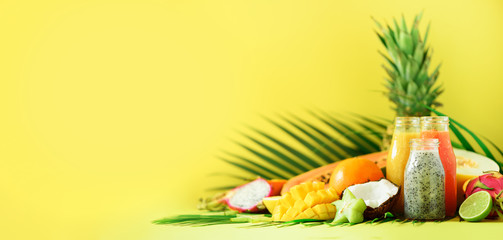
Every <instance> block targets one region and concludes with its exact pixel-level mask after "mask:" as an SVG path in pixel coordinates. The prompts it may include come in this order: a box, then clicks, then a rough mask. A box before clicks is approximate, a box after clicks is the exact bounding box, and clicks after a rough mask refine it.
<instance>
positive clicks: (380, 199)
mask: <svg viewBox="0 0 503 240" xmlns="http://www.w3.org/2000/svg"><path fill="white" fill-rule="evenodd" d="M347 189H349V191H351V193H353V195H355V197H356V198H361V199H363V201H365V204H366V205H367V207H371V208H377V207H379V206H381V205H382V204H383V203H384V202H386V201H387V200H388V199H390V198H391V197H393V196H395V195H396V194H397V193H398V187H397V186H396V185H394V184H393V183H391V182H390V181H388V180H387V179H384V178H383V179H381V180H379V181H373V182H367V183H362V184H356V185H353V186H350V187H348V188H347Z"/></svg>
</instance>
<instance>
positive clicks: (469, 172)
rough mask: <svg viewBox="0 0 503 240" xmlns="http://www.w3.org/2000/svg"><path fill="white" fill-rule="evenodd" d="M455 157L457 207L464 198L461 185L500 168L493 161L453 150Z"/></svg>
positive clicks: (472, 153)
mask: <svg viewBox="0 0 503 240" xmlns="http://www.w3.org/2000/svg"><path fill="white" fill-rule="evenodd" d="M454 155H456V164H457V168H456V182H457V191H458V193H457V195H458V205H461V203H462V202H463V200H464V199H465V197H464V194H463V193H464V189H463V185H464V184H465V182H467V181H468V180H470V179H472V178H475V177H478V176H480V175H483V174H484V172H486V171H499V170H500V168H499V166H498V164H497V163H496V162H494V161H493V160H491V159H489V158H487V157H485V156H482V155H480V154H478V153H474V152H470V151H466V150H462V149H457V148H454Z"/></svg>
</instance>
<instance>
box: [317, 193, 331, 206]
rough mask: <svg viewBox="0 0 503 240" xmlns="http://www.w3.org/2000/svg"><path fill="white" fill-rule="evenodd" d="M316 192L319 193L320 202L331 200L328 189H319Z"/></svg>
mask: <svg viewBox="0 0 503 240" xmlns="http://www.w3.org/2000/svg"><path fill="white" fill-rule="evenodd" d="M316 193H317V194H318V196H320V204H321V203H329V202H330V196H329V195H328V193H327V191H325V190H319V191H317V192H316Z"/></svg>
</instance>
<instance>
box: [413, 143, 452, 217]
mask: <svg viewBox="0 0 503 240" xmlns="http://www.w3.org/2000/svg"><path fill="white" fill-rule="evenodd" d="M438 145H439V141H438V139H435V138H417V139H412V141H411V149H410V156H409V161H408V163H407V166H406V167H405V172H404V185H403V186H404V212H405V217H406V218H408V219H423V220H434V219H443V218H444V217H445V174H444V167H443V166H442V162H441V161H440V156H439V154H438Z"/></svg>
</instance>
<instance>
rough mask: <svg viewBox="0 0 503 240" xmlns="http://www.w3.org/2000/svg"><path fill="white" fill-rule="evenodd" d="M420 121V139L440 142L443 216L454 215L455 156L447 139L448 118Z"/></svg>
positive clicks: (455, 193) (455, 197)
mask: <svg viewBox="0 0 503 240" xmlns="http://www.w3.org/2000/svg"><path fill="white" fill-rule="evenodd" d="M421 120H423V122H422V123H421V137H422V138H436V139H438V140H439V142H440V146H439V147H438V152H439V155H440V160H441V161H442V165H443V166H444V172H445V216H449V217H452V216H454V215H455V214H456V207H457V183H456V156H455V155H454V150H453V149H452V145H451V138H450V137H449V118H448V117H423V118H422V119H421Z"/></svg>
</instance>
